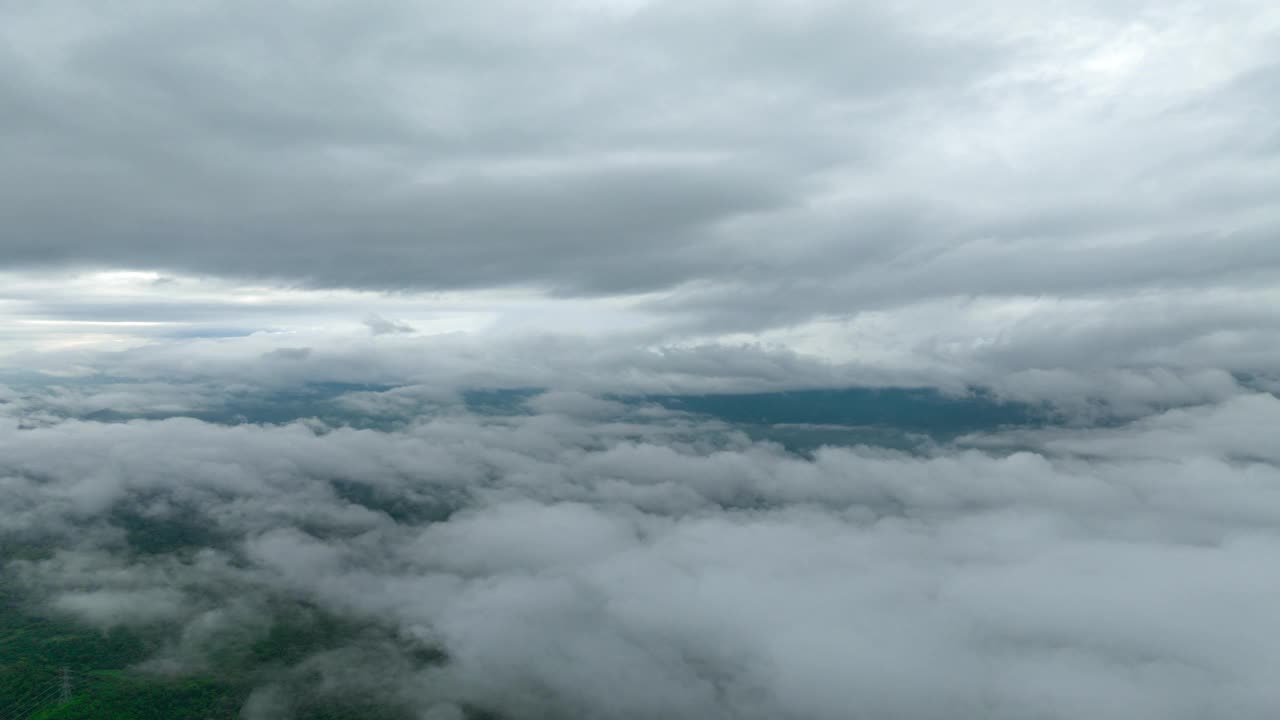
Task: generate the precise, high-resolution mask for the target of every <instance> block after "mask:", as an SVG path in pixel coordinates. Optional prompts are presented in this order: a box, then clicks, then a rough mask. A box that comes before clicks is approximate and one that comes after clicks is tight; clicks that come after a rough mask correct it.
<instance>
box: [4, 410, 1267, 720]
mask: <svg viewBox="0 0 1280 720" xmlns="http://www.w3.org/2000/svg"><path fill="white" fill-rule="evenodd" d="M526 408H528V410H529V412H528V414H524V415H497V416H479V415H474V414H471V413H468V412H465V411H457V412H451V413H444V414H440V415H436V416H429V417H423V418H420V419H417V420H408V421H407V422H406V424H404V425H403V426H401V427H399V428H397V429H395V430H390V431H379V430H358V429H353V428H332V427H328V426H325V425H323V424H318V423H315V422H296V423H290V424H285V425H249V424H246V425H239V426H226V425H217V424H211V423H205V422H200V421H196V420H192V419H183V418H171V419H165V420H154V421H132V422H128V423H114V424H108V423H98V422H86V421H80V420H61V421H56V422H49V423H46V424H43V425H41V426H38V427H32V428H28V429H20V427H19V426H20V421H19V419H17V418H8V419H5V420H4V421H3V424H0V458H3V460H0V539H3V541H4V542H5V544H10V545H11V544H21V545H23V546H25V547H30V548H42V551H41V552H35V553H28V557H25V558H21V559H11V560H10V561H9V562H8V563H7V564H6V565H5V567H4V574H5V577H6V582H9V583H14V584H15V586H17V587H21V588H22V589H23V591H24V592H25V593H27V597H28V598H31V599H33V600H42V601H44V602H46V603H48V607H50V608H52V609H53V611H55V612H58V613H62V614H65V615H69V616H72V617H75V618H77V619H79V620H81V621H84V622H87V623H92V624H95V625H98V626H102V627H111V626H121V625H124V626H130V627H137V628H144V629H147V630H148V631H149V632H155V633H160V634H161V635H162V636H163V637H165V638H166V640H165V643H164V644H163V650H162V651H161V652H160V653H159V654H158V655H157V656H156V657H154V658H152V659H151V660H150V661H149V663H148V667H149V668H150V669H152V670H156V671H163V672H171V673H172V672H177V673H183V672H192V671H196V670H198V669H200V668H202V667H207V666H208V664H209V663H210V662H211V658H216V657H217V656H218V654H219V653H220V652H221V653H225V652H227V648H229V647H233V646H235V645H236V643H243V642H245V638H246V637H254V636H255V634H261V633H263V632H265V631H266V630H265V628H267V627H268V626H269V625H270V624H271V622H272V617H273V613H274V612H276V611H277V610H278V608H279V607H281V606H282V604H289V603H294V604H296V603H302V604H303V606H305V607H308V608H312V609H313V610H312V611H313V612H319V613H324V614H325V615H326V616H331V617H335V618H340V619H342V620H343V621H344V622H350V623H353V624H355V625H357V626H360V627H368V628H376V629H377V631H376V632H374V633H373V635H370V632H372V631H361V632H359V633H354V634H352V635H351V636H350V637H349V638H346V639H343V641H342V643H341V645H340V646H339V647H326V648H317V649H315V650H314V651H309V652H307V653H303V654H302V656H300V657H298V658H295V662H294V663H293V665H292V667H293V668H294V671H295V672H296V671H297V669H298V668H306V669H307V671H308V672H312V673H315V674H316V675H315V677H322V678H324V685H323V687H324V688H328V690H326V691H334V690H335V689H341V688H348V689H350V688H356V689H360V688H363V689H364V690H366V691H367V690H368V689H369V688H379V690H378V692H379V693H381V696H383V697H391V698H394V699H395V700H396V701H397V702H400V703H403V704H404V705H405V706H406V707H410V708H414V709H415V712H416V713H417V714H418V715H419V716H421V717H431V718H437V717H458V716H460V713H462V708H483V709H486V710H489V711H492V712H496V713H499V714H500V715H501V716H503V717H510V718H551V717H598V718H618V719H620V720H621V719H629V718H654V717H687V718H716V717H721V718H848V717H851V716H855V717H868V718H885V717H896V718H911V719H912V720H915V719H926V718H951V717H957V716H960V717H992V718H1026V717H1045V718H1080V717H1091V718H1126V720H1127V719H1131V718H1153V719H1154V718H1162V719H1163V718H1199V717H1207V716H1227V715H1229V716H1232V717H1242V718H1251V717H1257V718H1262V717H1268V716H1269V714H1270V712H1271V710H1272V709H1273V708H1275V707H1276V706H1277V704H1278V703H1280V691H1277V690H1276V685H1275V683H1274V678H1275V677H1276V675H1277V672H1278V671H1280V650H1278V649H1277V645H1276V644H1275V643H1273V642H1270V641H1269V640H1268V638H1269V637H1270V631H1271V629H1272V628H1274V627H1276V624H1277V622H1280V612H1277V610H1276V609H1275V605H1274V602H1273V598H1274V597H1275V596H1276V594H1277V593H1278V592H1280V576H1277V575H1276V574H1275V573H1272V572H1270V571H1268V570H1267V568H1268V567H1269V566H1270V565H1271V564H1272V560H1273V559H1274V557H1276V555H1277V552H1280V536H1278V535H1277V532H1276V528H1277V527H1280V450H1277V448H1276V445H1275V443H1274V442H1272V441H1271V440H1272V439H1271V438H1270V437H1269V436H1268V433H1267V431H1266V429H1267V428H1269V427H1275V426H1276V424H1277V423H1280V400H1277V399H1276V398H1275V397H1273V396H1272V395H1269V394H1263V393H1249V392H1239V393H1237V394H1234V395H1232V396H1230V397H1228V398H1226V399H1224V400H1221V401H1219V402H1215V403H1211V404H1205V405H1200V406H1197V407H1193V408H1184V409H1175V410H1169V411H1166V412H1163V413H1158V414H1155V415H1151V416H1148V417H1145V418H1143V419H1141V420H1138V421H1135V422H1132V423H1128V424H1123V425H1117V426H1114V427H1105V428H1077V429H1062V428H1055V429H1041V430H1021V431H1010V432H994V433H985V434H978V435H971V436H967V437H965V438H962V439H961V440H960V441H958V442H957V443H955V444H952V445H948V446H945V447H938V448H934V449H933V450H931V451H930V452H928V453H924V454H917V455H908V454H902V453H896V452H891V451H887V450H884V449H879V448H873V447H842V448H826V449H823V450H820V451H818V452H816V453H815V454H814V455H813V456H812V457H800V456H796V455H791V454H788V453H786V452H785V451H783V450H782V449H781V448H780V447H778V446H776V445H771V444H768V443H759V442H753V441H751V440H749V439H748V438H747V437H746V436H744V435H743V434H741V433H739V432H738V431H736V430H735V429H734V428H732V427H731V426H728V425H725V424H723V423H718V422H715V421H709V420H699V419H697V418H693V417H690V416H685V415H681V414H679V413H670V412H663V411H656V410H654V409H652V408H634V407H626V406H619V405H616V404H612V403H609V402H607V401H603V400H599V399H596V398H591V397H589V396H585V395H573V394H568V393H552V394H548V395H544V396H541V397H535V398H533V399H532V400H530V401H528V402H527V403H526ZM344 637H345V636H344ZM424 653H426V656H429V657H436V658H438V659H436V660H432V661H431V662H421V661H418V660H415V659H414V658H415V657H418V658H420V657H423V656H424V655H423V654H424ZM431 653H436V655H434V656H432V655H431ZM356 657H358V658H360V660H359V662H352V661H351V659H352V658H356ZM440 658H442V659H440ZM286 670H287V668H285V669H282V672H285V671H286ZM281 677H283V678H285V679H284V680H280V679H277V680H275V681H270V682H269V681H267V680H264V681H263V684H262V686H261V687H260V689H259V691H258V692H257V693H256V694H255V695H254V696H253V698H252V699H251V701H250V703H249V705H248V706H246V710H245V712H246V714H248V715H249V716H253V714H254V713H258V714H259V716H261V717H272V716H276V717H278V716H280V714H282V713H287V709H281V708H282V707H284V705H281V704H280V703H283V702H284V700H281V697H282V695H281V693H282V692H284V691H283V690H281V688H282V687H284V686H282V685H281V684H280V683H282V682H286V681H287V676H281Z"/></svg>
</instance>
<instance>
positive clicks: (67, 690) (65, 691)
mask: <svg viewBox="0 0 1280 720" xmlns="http://www.w3.org/2000/svg"><path fill="white" fill-rule="evenodd" d="M61 678H62V687H61V688H59V692H58V704H59V705H66V704H67V703H69V702H71V671H70V670H68V669H67V668H65V667H64V668H62V676H61Z"/></svg>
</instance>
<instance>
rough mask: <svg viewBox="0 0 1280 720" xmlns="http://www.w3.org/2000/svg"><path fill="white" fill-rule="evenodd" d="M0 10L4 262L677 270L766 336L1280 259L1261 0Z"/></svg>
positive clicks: (523, 279) (578, 284)
mask: <svg viewBox="0 0 1280 720" xmlns="http://www.w3.org/2000/svg"><path fill="white" fill-rule="evenodd" d="M0 12H2V13H3V20H4V22H3V23H0V27H3V28H4V29H3V30H2V31H0V32H3V34H4V35H3V37H4V39H5V51H4V53H5V62H4V63H2V64H0V66H2V67H3V68H4V69H3V70H2V71H0V101H3V103H4V104H5V106H6V107H7V108H9V111H8V112H6V113H5V116H4V120H3V121H0V123H2V124H0V144H2V145H0V147H3V149H4V152H5V155H6V157H8V158H10V162H8V163H6V164H5V170H4V171H3V172H2V174H0V185H2V186H3V188H4V190H5V192H4V193H2V194H0V197H2V198H3V200H2V201H0V213H3V214H4V217H5V218H6V227H7V228H8V230H7V231H6V232H5V233H4V235H3V239H2V240H0V243H2V244H0V252H3V254H4V261H5V263H6V265H10V266H33V265H39V266H44V267H49V266H54V267H66V266H76V267H80V266H94V267H102V266H106V267H127V268H142V269H167V270H178V271H186V272H192V273H205V274H220V275H229V276H238V277H246V276H252V277H257V278H268V279H271V278H274V279H283V280H285V281H288V282H301V283H305V284H311V285H320V286H326V287H365V288H380V289H386V288H395V289H420V290H421V289H439V288H476V287H494V286H512V285H515V286H525V287H535V288H540V289H543V290H546V291H549V292H553V293H557V294H563V295H581V294H587V295H610V294H618V293H629V292H635V291H646V290H661V289H672V288H682V291H681V292H680V293H679V294H677V295H676V296H674V297H672V298H669V299H667V300H666V301H664V302H663V303H662V304H661V305H660V307H662V308H663V309H664V311H666V312H673V313H675V315H676V316H678V317H680V318H682V322H684V323H686V324H689V325H691V326H694V327H699V328H704V329H705V328H722V329H723V328H728V329H759V328H761V327H770V326H776V325H780V324H787V323H792V322H799V321H803V320H805V319H809V318H812V317H815V316H826V315H830V314H833V313H848V312H850V311H857V310H866V309H874V308H884V307H894V306H898V305H902V304H909V303H911V302H915V301H919V300H921V299H927V298H937V297H954V296H962V297H972V296H995V297H1003V296H1009V295H1014V296H1018V295H1046V294H1047V295H1051V296H1061V297H1088V298H1097V297H1101V298H1104V299H1120V300H1123V299H1124V298H1126V297H1129V296H1131V295H1132V294H1134V293H1140V292H1146V291H1152V290H1165V291H1170V292H1174V293H1177V294H1179V295H1180V296H1184V295H1185V294H1187V293H1195V292H1199V291H1203V290H1206V289H1211V288H1221V287H1241V286H1247V287H1254V288H1257V287H1265V286H1267V285H1269V284H1271V283H1273V282H1274V280H1275V277H1276V267H1277V262H1278V261H1280V255H1277V249H1276V248H1277V247H1280V246H1278V245H1277V244H1276V243H1275V242H1274V241H1273V238H1274V235H1275V233H1276V230H1277V224H1276V222H1277V217H1276V213H1275V209H1274V206H1273V203H1271V202H1270V199H1271V195H1272V193H1271V188H1273V187H1274V186H1275V184H1276V182H1277V179H1278V176H1277V173H1278V172H1280V165H1277V158H1278V157H1280V156H1277V154H1276V153H1275V143H1274V137H1273V134H1274V133H1273V132H1272V128H1271V126H1270V125H1269V124H1268V123H1267V122H1266V120H1265V118H1266V117H1267V116H1268V113H1267V112H1266V109H1267V108H1272V107H1274V103H1275V101H1276V94H1275V91H1274V89H1275V83H1274V82H1273V81H1272V78H1273V77H1274V75H1275V72H1276V70H1275V68H1276V65H1275V62H1274V57H1273V55H1272V53H1271V48H1273V47H1274V43H1275V40H1276V30H1277V21H1276V19H1275V15H1274V11H1273V10H1272V9H1271V8H1270V6H1269V5H1268V4H1266V3H1261V2H1257V3H1253V2H1230V3H1214V4H1207V3H1178V4H1175V5H1168V4H1167V3H1156V2H1133V3H1124V4H1118V5H1115V6H1111V5H1105V6H1104V5H1099V4H1097V3H1092V2H1083V1H1082V2H1072V3H1060V4H1055V5H1054V6H1052V7H1049V6H1043V7H1037V8H1034V9H1031V8H1028V7H1026V6H1023V5H1022V4H1017V3H1008V2H1003V1H1001V0H985V1H984V2H981V3H977V4H976V5H974V6H973V7H969V6H965V7H964V8H960V7H958V6H954V5H953V4H949V3H933V2H924V3H910V4H905V5H901V4H899V5H894V4H889V3H877V2H854V3H826V2H801V3H790V4H787V5H785V6H779V5H776V4H769V3H754V2H753V3H747V4H745V5H744V4H742V3H726V2H718V1H716V0H707V1H705V2H696V3H673V2H639V3H616V4H615V3H600V4H590V3H569V2H563V3H561V2H555V3H544V4H540V5H538V6H536V7H534V6H528V5H524V4H519V3H506V2H495V3H487V4H484V5H483V6H477V5H474V4H472V3H456V2H433V3H426V4H422V3H402V2H395V1H386V2H376V3H360V4H354V3H329V4H325V5H323V6H316V7H311V8H302V7H300V6H294V5H289V6H279V7H275V6H273V7H264V6H262V5H261V4H260V3H247V2H233V3H204V2H202V3H195V4H187V5H184V6H182V7H180V8H179V7H173V6H170V5H166V4H162V3H151V2H135V3H128V4H125V5H121V6H119V7H117V8H113V9H112V11H110V12H104V11H101V10H100V9H99V8H97V6H96V5H93V4H86V3H83V2H78V1H75V0H60V1H59V2H55V3H44V4H41V5H39V6H34V5H31V6H23V7H19V6H18V5H11V6H8V7H6V8H5V9H3V10H0ZM1227 38H1230V40H1227ZM1193 57H1201V58H1212V60H1211V61H1210V60H1206V61H1205V62H1203V63H1199V64H1192V63H1191V60H1190V58H1193ZM69 209H74V211H69ZM995 269H998V271H995V272H993V270H995Z"/></svg>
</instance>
